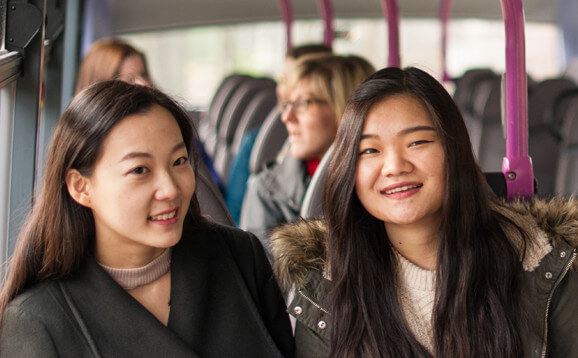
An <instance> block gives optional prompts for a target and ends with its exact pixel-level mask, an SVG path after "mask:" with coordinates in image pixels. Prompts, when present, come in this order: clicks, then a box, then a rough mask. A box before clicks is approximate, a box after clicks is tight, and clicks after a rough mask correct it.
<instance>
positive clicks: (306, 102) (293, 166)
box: [240, 55, 374, 259]
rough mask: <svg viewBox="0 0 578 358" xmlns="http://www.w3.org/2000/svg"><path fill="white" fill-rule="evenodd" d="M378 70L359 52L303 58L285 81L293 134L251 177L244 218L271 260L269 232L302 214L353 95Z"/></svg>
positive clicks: (285, 108) (285, 107) (285, 113)
mask: <svg viewBox="0 0 578 358" xmlns="http://www.w3.org/2000/svg"><path fill="white" fill-rule="evenodd" d="M373 72H374V68H373V66H372V65H371V64H369V62H367V61H366V60H365V59H362V58H360V57H357V56H336V55H327V56H315V57H303V58H301V59H299V60H297V61H296V62H295V65H294V67H293V68H292V70H291V72H290V73H289V74H288V76H287V78H286V80H285V81H284V88H283V89H284V91H283V95H282V98H283V100H281V101H280V102H279V111H280V112H281V120H282V121H283V123H284V124H285V126H286V127H287V131H288V133H289V137H288V145H287V146H286V148H287V149H285V150H284V152H282V153H281V155H280V156H279V158H278V160H277V161H276V162H275V163H273V164H272V165H270V166H269V167H268V168H267V169H265V170H263V171H262V172H260V173H258V174H255V175H252V176H251V177H250V178H249V181H248V183H247V192H246V194H245V199H244V202H243V209H242V211H241V221H240V227H241V228H243V229H245V230H247V231H251V232H253V233H254V234H255V235H257V237H258V238H259V239H260V240H261V242H262V243H263V246H264V247H265V249H266V251H267V254H268V255H269V258H270V259H271V253H270V243H269V239H268V234H269V232H270V231H271V230H272V229H273V228H275V227H277V226H279V225H281V224H284V223H291V222H293V221H295V220H296V219H297V218H298V217H299V212H300V210H301V203H302V201H303V196H304V195H305V192H306V190H307V186H308V184H309V181H310V179H311V177H312V176H313V174H314V173H315V170H316V169H317V166H318V164H319V162H320V160H321V158H322V157H323V155H324V154H325V152H326V151H327V150H328V149H329V147H330V146H331V144H332V143H333V139H334V138H335V134H336V133H337V128H338V127H339V121H340V118H341V114H342V113H343V110H344V108H345V104H346V102H347V99H348V98H349V95H350V94H351V93H352V92H353V90H354V89H355V88H356V87H357V85H359V84H360V83H361V82H362V81H363V80H364V79H365V78H366V77H368V76H369V75H370V74H372V73H373Z"/></svg>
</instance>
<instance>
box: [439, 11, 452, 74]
mask: <svg viewBox="0 0 578 358" xmlns="http://www.w3.org/2000/svg"><path fill="white" fill-rule="evenodd" d="M451 14H452V0H442V2H441V4H440V12H439V17H440V21H441V25H442V76H443V77H442V78H443V80H444V82H450V81H453V78H451V77H450V75H449V73H448V63H447V51H448V26H449V21H450V16H451Z"/></svg>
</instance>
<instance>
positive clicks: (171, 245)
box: [0, 81, 293, 357]
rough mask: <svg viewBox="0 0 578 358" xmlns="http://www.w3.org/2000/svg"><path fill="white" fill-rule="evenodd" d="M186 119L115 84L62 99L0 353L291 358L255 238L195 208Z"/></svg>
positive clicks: (6, 291) (16, 265)
mask: <svg viewBox="0 0 578 358" xmlns="http://www.w3.org/2000/svg"><path fill="white" fill-rule="evenodd" d="M190 123H191V122H190V121H189V118H188V116H187V113H186V112H185V111H184V110H183V109H182V108H181V107H180V106H179V105H178V104H176V103H175V102H174V101H173V100H171V99H170V98H169V97H167V96H166V95H164V94H163V93H161V92H159V91H157V90H154V89H151V88H148V87H144V86H139V85H132V84H127V83H125V82H121V81H109V82H100V83H97V84H95V85H93V86H90V87H88V88H87V89H85V90H83V91H81V92H80V93H79V94H78V95H77V96H76V97H75V98H74V99H73V100H72V103H71V104H70V105H69V107H68V108H67V110H66V111H65V112H64V114H63V116H62V119H61V120H60V122H59V123H58V127H57V129H56V131H55V134H54V137H53V142H52V145H51V148H50V153H49V157H48V165H47V167H46V176H45V179H44V183H43V186H42V192H41V193H40V195H39V198H38V200H37V201H36V202H35V204H34V207H33V209H32V211H31V215H30V217H29V219H28V221H27V222H26V224H25V226H24V229H23V230H22V231H21V233H20V236H19V238H18V242H17V247H16V249H15V251H14V255H13V257H12V260H11V265H10V270H9V276H8V278H7V280H6V282H5V283H4V285H3V288H2V291H1V293H0V318H1V322H2V325H1V327H0V329H1V335H0V357H88V356H91V357H101V356H102V357H197V356H198V357H282V356H285V357H292V354H293V338H292V336H291V329H290V325H289V320H288V317H287V315H286V313H285V307H284V303H283V298H282V297H281V295H280V292H279V288H278V287H277V284H276V282H275V281H274V278H273V276H272V272H271V268H270V266H269V263H268V261H267V259H266V256H265V253H264V251H263V248H262V246H261V244H260V243H259V241H258V240H257V239H256V238H255V237H254V236H253V235H250V234H248V233H245V232H243V231H241V230H238V229H233V228H228V227H224V226H220V225H217V224H213V223H209V222H207V221H206V220H205V219H203V217H202V216H201V214H200V210H199V203H198V202H197V198H196V195H195V185H196V183H195V176H196V175H195V174H196V165H197V163H198V159H197V156H196V154H195V152H194V148H193V147H192V139H193V135H194V129H193V128H192V126H191V124H190Z"/></svg>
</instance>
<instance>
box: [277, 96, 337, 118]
mask: <svg viewBox="0 0 578 358" xmlns="http://www.w3.org/2000/svg"><path fill="white" fill-rule="evenodd" d="M311 103H327V101H325V100H323V99H317V98H307V99H298V100H296V101H282V102H280V103H279V112H281V113H285V111H286V110H287V108H289V107H290V108H291V110H292V111H293V112H294V113H295V114H303V113H305V112H307V110H308V109H309V105H310V104H311Z"/></svg>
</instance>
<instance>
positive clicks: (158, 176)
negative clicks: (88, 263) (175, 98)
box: [67, 105, 195, 267]
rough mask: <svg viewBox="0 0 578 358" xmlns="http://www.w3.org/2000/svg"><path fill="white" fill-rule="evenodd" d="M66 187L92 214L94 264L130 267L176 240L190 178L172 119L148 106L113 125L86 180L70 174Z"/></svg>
mask: <svg viewBox="0 0 578 358" xmlns="http://www.w3.org/2000/svg"><path fill="white" fill-rule="evenodd" d="M67 184H68V186H69V191H70V192H71V195H72V196H73V197H74V198H75V200H76V201H78V202H79V203H80V204H82V205H84V206H86V207H89V208H90V209H91V211H92V213H93V216H94V221H95V229H96V257H97V260H98V261H99V262H101V263H103V264H105V265H109V266H113V267H131V266H138V265H142V264H146V263H147V262H150V260H151V259H153V258H155V257H156V256H158V255H160V253H162V251H163V250H164V249H165V248H168V247H171V246H174V245H175V244H176V243H178V242H179V240H180V238H181V234H182V228H183V221H184V219H185V215H186V213H187V210H188V208H189V203H190V201H191V197H192V195H193V192H194V189H195V176H194V173H193V169H192V167H191V164H190V162H189V157H188V153H187V148H186V147H185V143H184V142H183V137H182V135H181V131H180V129H179V126H178V124H177V122H176V120H175V119H174V117H173V116H172V115H171V113H170V112H169V111H167V110H166V109H164V108H162V107H160V106H158V105H154V106H152V107H151V108H150V109H149V110H147V111H146V112H145V113H140V114H133V115H129V116H127V117H125V118H124V119H122V120H121V121H120V122H119V123H117V124H116V125H115V126H114V127H113V129H112V130H111V131H110V133H109V134H108V136H107V137H106V139H105V140H104V141H103V143H102V149H101V154H100V157H99V159H98V160H97V162H96V164H95V166H94V168H93V171H92V174H91V175H90V177H81V176H80V174H79V173H78V172H77V171H75V170H71V171H70V172H69V174H68V175H67ZM71 188H72V189H71ZM75 192H76V193H77V194H76V195H75V194H74V193H75Z"/></svg>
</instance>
